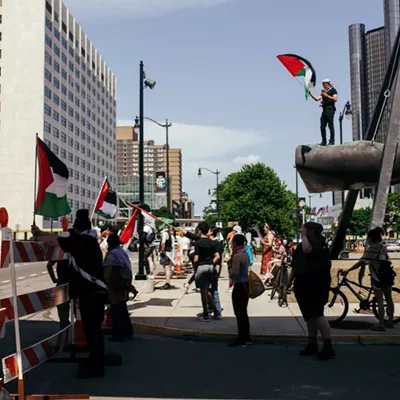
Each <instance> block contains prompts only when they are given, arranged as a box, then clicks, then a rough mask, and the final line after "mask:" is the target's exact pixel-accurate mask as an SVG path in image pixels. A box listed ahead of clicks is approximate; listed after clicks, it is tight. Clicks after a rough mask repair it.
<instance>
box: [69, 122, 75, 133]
mask: <svg viewBox="0 0 400 400" xmlns="http://www.w3.org/2000/svg"><path fill="white" fill-rule="evenodd" d="M68 130H70V131H71V132H73V131H74V124H73V123H72V122H68Z"/></svg>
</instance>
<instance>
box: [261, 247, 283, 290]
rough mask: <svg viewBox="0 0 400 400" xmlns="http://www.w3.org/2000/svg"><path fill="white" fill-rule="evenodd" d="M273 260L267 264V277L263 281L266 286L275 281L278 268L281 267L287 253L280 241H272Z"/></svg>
mask: <svg viewBox="0 0 400 400" xmlns="http://www.w3.org/2000/svg"><path fill="white" fill-rule="evenodd" d="M273 252H274V253H273V254H274V255H273V258H272V259H271V261H270V262H269V263H268V264H267V270H268V271H269V274H268V277H267V279H266V280H265V284H266V285H270V284H271V283H272V281H273V280H274V279H275V277H276V275H277V273H278V269H279V267H280V266H281V265H282V262H283V261H284V260H285V258H286V256H287V253H286V249H285V246H284V245H283V240H282V239H274V244H273Z"/></svg>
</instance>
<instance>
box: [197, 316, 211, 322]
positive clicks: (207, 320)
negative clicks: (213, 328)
mask: <svg viewBox="0 0 400 400" xmlns="http://www.w3.org/2000/svg"><path fill="white" fill-rule="evenodd" d="M197 321H199V322H210V321H211V318H210V317H209V316H208V315H207V316H204V315H200V316H198V317H197Z"/></svg>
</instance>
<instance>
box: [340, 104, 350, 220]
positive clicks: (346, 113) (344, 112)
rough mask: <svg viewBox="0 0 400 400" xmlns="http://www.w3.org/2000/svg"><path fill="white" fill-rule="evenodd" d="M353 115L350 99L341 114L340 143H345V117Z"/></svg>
mask: <svg viewBox="0 0 400 400" xmlns="http://www.w3.org/2000/svg"><path fill="white" fill-rule="evenodd" d="M351 115H352V111H351V104H350V102H349V101H348V102H347V103H346V104H345V105H344V107H343V111H342V112H341V113H340V114H339V128H340V144H343V118H344V117H345V116H346V117H347V118H350V117H351ZM343 209H344V190H342V213H343Z"/></svg>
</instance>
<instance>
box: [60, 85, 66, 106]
mask: <svg viewBox="0 0 400 400" xmlns="http://www.w3.org/2000/svg"><path fill="white" fill-rule="evenodd" d="M61 93H62V94H63V95H64V96H66V95H67V87H66V86H65V85H64V84H61ZM61 104H62V103H61ZM65 109H66V108H65Z"/></svg>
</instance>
